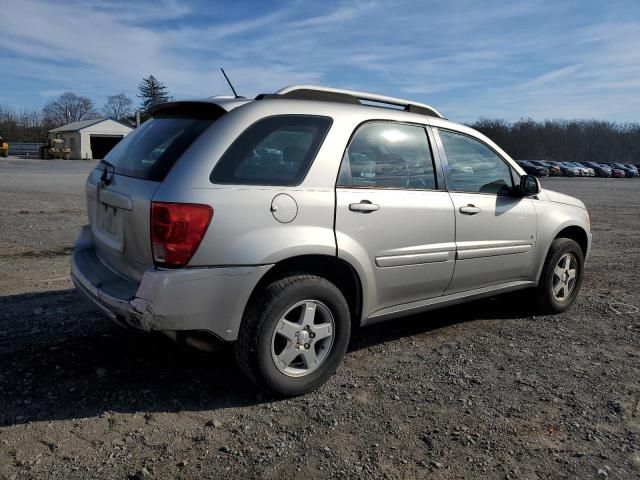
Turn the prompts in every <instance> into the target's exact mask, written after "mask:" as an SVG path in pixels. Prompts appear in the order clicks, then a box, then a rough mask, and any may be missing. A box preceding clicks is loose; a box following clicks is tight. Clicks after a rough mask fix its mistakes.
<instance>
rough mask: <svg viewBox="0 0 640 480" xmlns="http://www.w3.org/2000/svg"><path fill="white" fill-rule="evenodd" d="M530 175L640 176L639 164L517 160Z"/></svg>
mask: <svg viewBox="0 0 640 480" xmlns="http://www.w3.org/2000/svg"><path fill="white" fill-rule="evenodd" d="M517 162H518V164H519V165H520V166H521V167H522V168H523V169H524V171H525V172H527V173H528V174H530V175H535V176H536V177H549V176H551V177H614V178H637V177H640V172H639V171H638V167H640V164H638V165H633V164H630V163H629V164H624V163H614V162H611V163H596V162H552V161H547V160H517Z"/></svg>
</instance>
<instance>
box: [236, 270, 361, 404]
mask: <svg viewBox="0 0 640 480" xmlns="http://www.w3.org/2000/svg"><path fill="white" fill-rule="evenodd" d="M350 333H351V318H350V314H349V307H348V305H347V302H346V300H345V298H344V296H343V295H342V293H341V292H340V290H339V289H338V288H337V287H336V286H335V285H334V284H332V283H331V282H329V281H328V280H326V279H324V278H321V277H317V276H314V275H292V276H289V277H286V278H283V279H280V280H277V281H274V282H273V283H271V284H269V285H268V286H266V287H265V288H264V290H262V291H261V292H259V293H258V294H257V295H255V296H254V298H253V300H252V301H251V302H250V304H249V306H248V307H247V311H246V312H245V316H244V319H243V324H242V328H241V331H240V335H239V337H238V340H237V341H236V343H235V353H236V359H237V361H238V364H239V366H240V368H241V370H242V371H243V373H244V374H245V375H246V376H247V377H248V378H249V379H250V380H251V381H252V382H253V383H255V384H256V385H257V386H258V387H260V388H262V389H263V390H265V391H267V392H268V393H269V394H272V395H278V396H294V395H301V394H303V393H306V392H309V391H311V390H314V389H315V388H318V387H319V386H320V385H322V384H323V383H325V382H326V381H327V380H328V379H329V377H330V376H331V375H332V374H333V373H334V372H335V370H336V368H337V367H338V365H339V364H340V361H341V360H342V357H343V356H344V353H345V351H346V349H347V345H348V343H349V336H350Z"/></svg>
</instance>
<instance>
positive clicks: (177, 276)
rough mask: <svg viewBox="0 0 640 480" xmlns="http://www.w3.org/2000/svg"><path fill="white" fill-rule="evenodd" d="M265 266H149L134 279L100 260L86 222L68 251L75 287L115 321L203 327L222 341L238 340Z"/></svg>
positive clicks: (147, 328) (133, 324) (136, 325)
mask: <svg viewBox="0 0 640 480" xmlns="http://www.w3.org/2000/svg"><path fill="white" fill-rule="evenodd" d="M270 267H271V265H260V266H250V267H215V268H214V267H211V268H184V269H176V270H170V269H167V270H162V269H156V268H149V269H148V270H147V271H145V273H144V275H143V277H142V280H141V281H140V282H139V283H136V282H133V281H131V280H130V279H127V278H124V277H122V276H120V275H118V274H116V273H115V272H113V271H112V270H111V269H109V268H108V267H107V266H106V265H104V264H103V263H102V261H101V260H100V259H99V257H98V255H97V254H96V250H95V247H94V244H93V239H92V234H91V229H90V227H89V226H85V227H83V228H82V230H81V232H80V236H79V237H78V240H77V242H76V247H75V248H74V251H73V253H72V255H71V279H72V280H73V283H74V284H75V285H76V287H77V289H78V290H79V291H80V292H82V293H83V294H84V295H85V296H86V297H87V298H88V299H89V300H91V301H92V302H93V303H95V304H96V305H97V306H98V307H99V308H100V309H101V310H102V311H103V312H104V313H105V314H106V315H107V316H108V317H109V318H111V319H112V320H114V321H116V322H117V323H120V324H122V325H125V326H128V327H132V328H135V329H138V330H144V331H151V330H160V331H181V330H203V331H208V332H211V333H212V334H214V335H215V336H217V337H218V338H220V339H222V340H225V341H233V340H235V339H236V338H237V336H238V330H239V328H240V323H241V320H242V314H243V312H244V306H245V305H246V303H247V301H248V300H249V296H250V295H251V292H252V291H253V288H254V287H255V285H256V284H257V283H258V281H259V280H260V278H262V276H263V275H264V274H265V273H266V272H267V271H268V270H269V268H270Z"/></svg>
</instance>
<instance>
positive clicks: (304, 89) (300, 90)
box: [256, 85, 444, 118]
mask: <svg viewBox="0 0 640 480" xmlns="http://www.w3.org/2000/svg"><path fill="white" fill-rule="evenodd" d="M262 98H265V99H266V98H290V99H297V100H324V101H329V102H340V103H351V104H358V103H359V104H362V101H363V100H364V101H365V102H371V103H374V104H376V103H377V104H381V105H394V106H398V107H402V108H403V109H404V110H405V111H407V112H412V113H418V114H421V115H429V116H430V117H439V118H444V117H443V116H442V114H441V113H440V112H438V110H436V109H435V108H433V107H432V106H430V105H426V104H424V103H417V102H413V101H411V100H404V99H402V98H396V97H387V96H385V95H377V94H375V93H368V92H359V91H356V90H345V89H341V88H329V87H320V86H316V85H292V86H290V87H285V88H283V89H281V90H278V91H277V92H276V93H275V94H271V95H269V94H263V95H258V96H257V97H256V99H257V100H260V99H262Z"/></svg>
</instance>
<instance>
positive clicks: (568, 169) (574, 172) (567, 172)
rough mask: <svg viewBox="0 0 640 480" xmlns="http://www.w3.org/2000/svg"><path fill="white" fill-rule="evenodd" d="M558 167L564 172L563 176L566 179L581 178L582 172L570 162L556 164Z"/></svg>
mask: <svg viewBox="0 0 640 480" xmlns="http://www.w3.org/2000/svg"><path fill="white" fill-rule="evenodd" d="M555 163H556V165H558V166H559V167H560V169H561V170H562V175H564V176H565V177H581V176H582V170H581V169H579V168H578V167H576V166H575V165H571V164H570V163H569V162H555Z"/></svg>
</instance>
